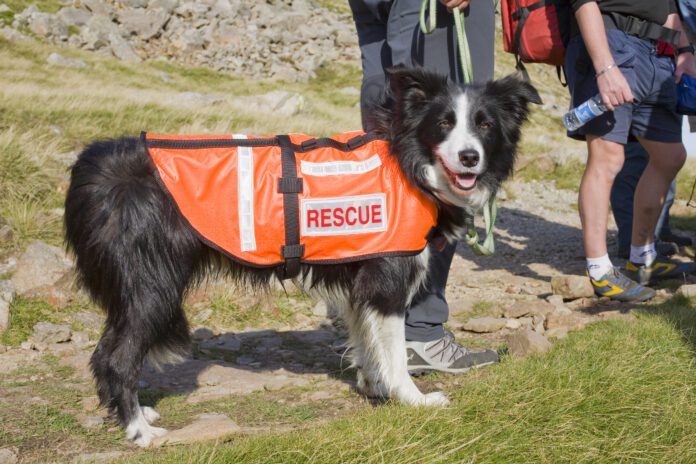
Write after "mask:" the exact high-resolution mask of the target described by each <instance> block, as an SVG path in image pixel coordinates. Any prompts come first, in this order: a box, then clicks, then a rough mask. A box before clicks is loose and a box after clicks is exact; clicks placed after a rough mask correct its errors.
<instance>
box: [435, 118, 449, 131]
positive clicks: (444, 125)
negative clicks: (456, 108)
mask: <svg viewBox="0 0 696 464" xmlns="http://www.w3.org/2000/svg"><path fill="white" fill-rule="evenodd" d="M437 125H438V126H440V127H441V128H443V129H451V128H452V123H451V122H450V121H448V120H447V119H443V120H441V121H440V122H438V123H437Z"/></svg>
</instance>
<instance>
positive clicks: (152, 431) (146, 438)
mask: <svg viewBox="0 0 696 464" xmlns="http://www.w3.org/2000/svg"><path fill="white" fill-rule="evenodd" d="M166 434H167V429H163V428H161V427H153V426H151V425H150V424H148V423H147V422H146V420H145V418H144V414H143V416H139V417H138V418H137V419H136V420H134V421H133V422H131V423H130V424H128V427H126V438H127V439H129V440H132V441H133V443H135V444H136V445H138V446H139V447H141V448H147V447H148V446H150V444H151V443H152V440H154V439H155V438H157V437H162V436H164V435H166Z"/></svg>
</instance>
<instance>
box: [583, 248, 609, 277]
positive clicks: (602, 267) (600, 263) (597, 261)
mask: <svg viewBox="0 0 696 464" xmlns="http://www.w3.org/2000/svg"><path fill="white" fill-rule="evenodd" d="M586 260H587V273H588V274H590V277H592V280H599V279H601V278H602V277H603V276H604V274H606V273H607V272H609V271H611V270H612V268H613V267H614V265H613V264H611V260H610V259H609V255H608V254H607V255H604V256H600V257H599V258H586Z"/></svg>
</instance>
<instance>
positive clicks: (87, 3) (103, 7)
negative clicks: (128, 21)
mask: <svg viewBox="0 0 696 464" xmlns="http://www.w3.org/2000/svg"><path fill="white" fill-rule="evenodd" d="M82 5H83V6H84V7H86V8H87V9H88V10H89V11H91V12H92V13H93V14H95V15H101V16H107V17H111V16H113V14H114V12H115V9H114V7H113V6H112V5H110V4H109V3H106V2H104V1H103V0H82Z"/></svg>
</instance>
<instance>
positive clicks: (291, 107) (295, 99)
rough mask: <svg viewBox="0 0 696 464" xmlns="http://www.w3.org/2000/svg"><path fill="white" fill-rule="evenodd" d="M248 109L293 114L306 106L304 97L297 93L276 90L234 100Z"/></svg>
mask: <svg viewBox="0 0 696 464" xmlns="http://www.w3.org/2000/svg"><path fill="white" fill-rule="evenodd" d="M235 101H236V102H239V103H240V104H241V105H243V107H244V108H246V109H247V110H249V111H254V112H259V113H265V114H273V115H276V116H294V115H296V114H298V113H300V112H301V111H302V110H303V109H304V108H305V106H306V101H305V98H304V97H303V96H302V95H300V94H297V93H292V92H286V91H284V90H276V91H273V92H269V93H267V94H263V95H254V96H250V97H241V98H238V99H236V100H235Z"/></svg>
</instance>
